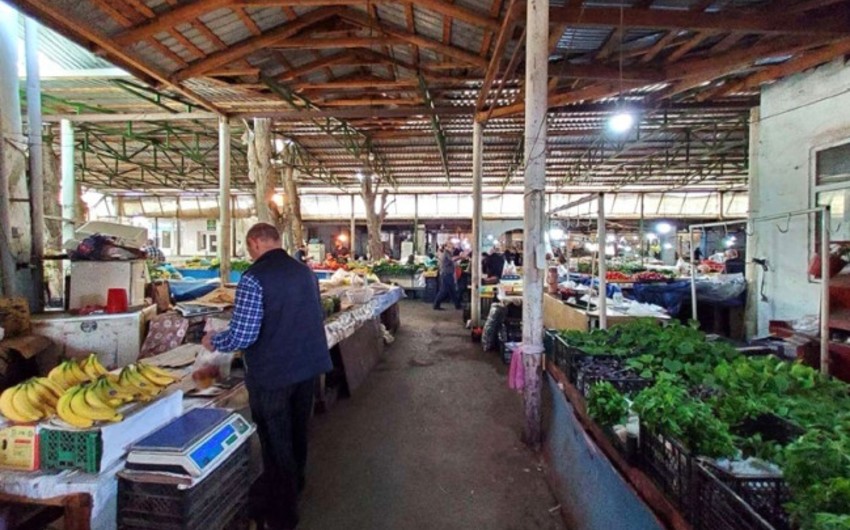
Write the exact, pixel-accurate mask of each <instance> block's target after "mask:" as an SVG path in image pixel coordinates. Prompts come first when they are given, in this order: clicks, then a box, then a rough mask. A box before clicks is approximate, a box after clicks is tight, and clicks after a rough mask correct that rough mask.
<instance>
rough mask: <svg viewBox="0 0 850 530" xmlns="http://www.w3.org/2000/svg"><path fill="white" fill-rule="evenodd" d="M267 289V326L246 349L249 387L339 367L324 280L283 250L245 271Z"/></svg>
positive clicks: (301, 378) (277, 384)
mask: <svg viewBox="0 0 850 530" xmlns="http://www.w3.org/2000/svg"><path fill="white" fill-rule="evenodd" d="M245 274H246V275H250V276H253V277H254V278H256V279H257V281H259V282H260V285H261V286H262V288H263V324H262V327H261V328H260V335H259V337H257V341H256V342H254V344H252V345H251V346H249V347H248V348H247V349H246V351H245V355H246V364H247V366H248V371H247V372H248V373H247V376H246V383H247V385H248V390H249V391H250V389H251V388H261V389H264V390H271V389H278V388H283V387H285V386H289V385H292V384H295V383H300V382H302V381H305V380H307V379H310V378H311V377H315V376H317V375H319V374H322V373H325V372H329V371H331V369H332V368H333V364H332V363H331V357H330V353H329V352H328V342H327V339H326V338H325V314H324V311H323V310H322V302H321V297H320V295H319V282H318V280H317V279H316V275H315V274H314V273H313V271H312V270H310V268H309V267H307V266H305V265H303V264H301V263H298V262H297V261H295V259H293V258H292V257H291V256H289V254H287V253H286V252H285V251H284V250H282V249H276V250H271V251H269V252H266V253H265V254H263V255H262V256H260V259H258V260H257V261H256V262H254V264H253V265H251V267H250V268H249V269H248V270H247V271H246V272H245Z"/></svg>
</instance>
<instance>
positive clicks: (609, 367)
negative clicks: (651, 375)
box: [573, 355, 652, 397]
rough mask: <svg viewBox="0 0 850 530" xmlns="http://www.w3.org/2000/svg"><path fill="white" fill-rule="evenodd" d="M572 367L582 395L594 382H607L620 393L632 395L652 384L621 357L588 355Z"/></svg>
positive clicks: (576, 383) (586, 392) (586, 394)
mask: <svg viewBox="0 0 850 530" xmlns="http://www.w3.org/2000/svg"><path fill="white" fill-rule="evenodd" d="M573 369H574V370H575V371H576V372H577V375H576V382H575V385H576V388H577V389H578V391H579V392H580V393H581V394H582V395H583V396H584V397H587V396H588V395H589V394H590V389H591V387H592V386H593V385H595V384H596V383H601V382H608V383H611V384H612V385H613V386H614V388H616V389H617V390H619V391H620V393H621V394H625V395H633V394H636V393H638V392H640V391H641V390H643V389H644V388H647V387H649V386H652V380H651V379H646V378H645V377H640V376H639V375H638V374H636V373H635V372H634V370H632V369H631V368H629V367H628V366H626V363H625V361H624V360H623V359H622V358H621V357H614V356H611V355H596V356H588V357H585V358H583V359H580V360H579V361H577V363H576V364H574V366H573Z"/></svg>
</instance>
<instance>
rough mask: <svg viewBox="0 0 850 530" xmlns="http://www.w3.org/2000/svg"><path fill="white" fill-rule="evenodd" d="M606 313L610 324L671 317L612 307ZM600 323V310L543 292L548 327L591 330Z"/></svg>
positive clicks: (544, 314)
mask: <svg viewBox="0 0 850 530" xmlns="http://www.w3.org/2000/svg"><path fill="white" fill-rule="evenodd" d="M606 313H607V316H608V321H607V324H608V326H612V325H616V324H621V323H623V322H628V321H630V320H634V319H636V318H656V319H659V320H669V319H670V317H669V316H668V315H641V316H632V315H627V314H625V313H621V312H620V311H617V310H614V309H612V308H608V309H607V311H606ZM599 323H600V315H599V311H588V310H586V309H581V308H578V307H573V306H571V305H569V304H565V303H564V302H563V301H561V300H560V299H558V298H556V297H554V296H552V295H551V294H549V293H544V294H543V326H544V327H545V328H546V329H563V330H578V331H589V330H591V329H594V328H596V327H598V325H599Z"/></svg>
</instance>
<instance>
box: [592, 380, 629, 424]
mask: <svg viewBox="0 0 850 530" xmlns="http://www.w3.org/2000/svg"><path fill="white" fill-rule="evenodd" d="M587 413H588V414H590V417H591V418H593V419H594V420H595V421H596V422H597V423H598V424H600V425H604V426H606V427H613V426H614V425H618V424H621V423H623V422H624V421H625V420H626V418H627V417H628V415H629V404H628V402H627V401H626V398H624V397H623V395H622V394H620V392H619V391H618V390H617V389H616V388H614V385H612V384H611V383H609V382H607V381H604V382H601V383H596V384H595V385H593V386H592V387H590V394H589V395H588V397H587Z"/></svg>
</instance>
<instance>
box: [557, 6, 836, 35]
mask: <svg viewBox="0 0 850 530" xmlns="http://www.w3.org/2000/svg"><path fill="white" fill-rule="evenodd" d="M620 15H621V10H620V9H618V8H608V7H552V8H550V9H549V18H550V21H551V22H552V23H558V24H569V25H571V26H591V27H593V26H603V27H608V26H619V25H620V21H621V18H620ZM846 22H847V14H846V12H841V13H836V17H835V19H832V20H801V19H800V17H799V16H796V15H787V14H782V15H767V14H763V13H762V14H753V13H749V12H744V13H742V12H736V11H732V10H724V11H721V12H709V13H707V12H700V11H683V10H678V9H624V10H622V24H623V26H625V27H628V28H643V29H668V30H673V29H690V30H693V31H744V32H748V33H787V34H798V35H799V34H813V33H815V34H817V33H820V34H823V33H826V34H833V35H834V34H846V33H847V32H848V31H850V28H848V27H847V25H846Z"/></svg>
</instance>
